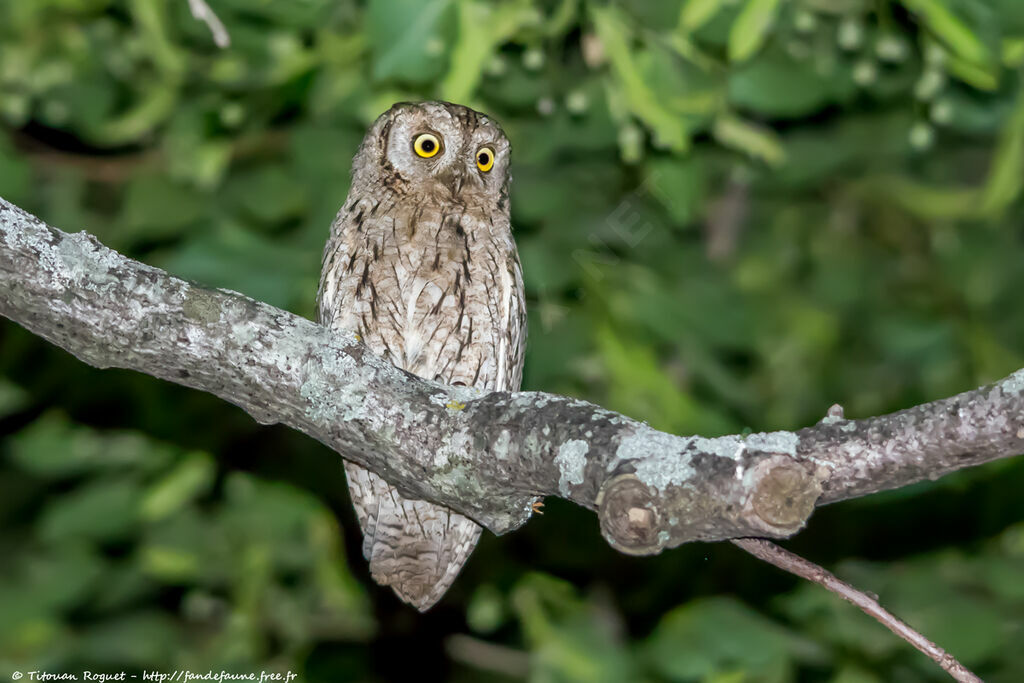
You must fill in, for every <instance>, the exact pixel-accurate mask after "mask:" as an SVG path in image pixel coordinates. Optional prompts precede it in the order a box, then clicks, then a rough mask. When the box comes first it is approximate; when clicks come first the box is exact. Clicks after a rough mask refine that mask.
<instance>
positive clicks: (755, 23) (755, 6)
mask: <svg viewBox="0 0 1024 683" xmlns="http://www.w3.org/2000/svg"><path fill="white" fill-rule="evenodd" d="M779 4H780V0H747V1H746V4H744V5H743V9H742V10H740V14H739V16H738V17H736V21H735V22H733V25H732V30H731V31H730V32H729V60H730V61H732V62H742V61H744V60H746V59H749V58H750V57H751V56H752V55H753V54H754V53H756V52H757V51H758V50H760V49H761V46H762V45H764V42H765V40H767V38H768V33H769V31H770V30H771V28H772V24H773V23H774V22H775V15H776V14H777V13H778V10H779Z"/></svg>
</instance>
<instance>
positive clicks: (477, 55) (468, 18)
mask: <svg viewBox="0 0 1024 683" xmlns="http://www.w3.org/2000/svg"><path fill="white" fill-rule="evenodd" d="M456 2H457V6H458V17H459V19H458V24H459V37H458V40H457V41H456V42H455V47H454V48H453V50H452V66H451V69H449V71H448V74H447V75H446V76H445V77H444V80H443V81H441V95H442V96H443V97H444V99H446V100H450V101H452V102H466V101H468V100H469V99H470V97H471V96H472V94H473V92H474V91H475V90H476V87H477V84H478V83H479V82H480V76H481V74H482V73H483V69H484V66H485V64H486V63H487V60H488V59H490V58H491V56H492V55H493V54H494V50H495V48H497V47H498V46H499V45H501V44H502V43H504V42H505V41H507V40H508V39H509V38H511V37H512V36H514V35H516V33H518V32H519V30H520V29H521V28H522V27H523V26H528V25H535V24H538V23H540V20H541V16H540V14H539V13H538V12H537V10H536V9H535V8H534V7H533V4H532V3H531V2H530V0H503V1H502V2H499V3H498V4H497V5H495V6H492V5H490V4H487V3H484V2H481V1H480V0H456Z"/></svg>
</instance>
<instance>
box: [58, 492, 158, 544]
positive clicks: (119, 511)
mask: <svg viewBox="0 0 1024 683" xmlns="http://www.w3.org/2000/svg"><path fill="white" fill-rule="evenodd" d="M140 497H141V491H140V490H139V487H138V484H137V483H136V482H134V481H132V480H129V479H97V480H95V481H93V482H90V483H89V484H87V485H85V486H83V487H81V488H79V489H77V490H75V491H73V492H71V493H68V494H65V495H64V496H63V497H61V498H60V499H59V500H56V501H54V502H52V503H50V505H49V506H48V507H47V509H46V510H45V512H44V513H43V515H42V517H41V519H40V521H39V534H40V536H41V537H42V538H43V539H45V540H46V541H47V542H51V543H60V542H67V541H71V540H73V539H88V540H94V541H116V540H121V539H123V538H124V537H125V536H126V535H127V534H128V533H130V532H131V530H132V529H134V528H135V526H136V525H137V524H138V522H139V501H140Z"/></svg>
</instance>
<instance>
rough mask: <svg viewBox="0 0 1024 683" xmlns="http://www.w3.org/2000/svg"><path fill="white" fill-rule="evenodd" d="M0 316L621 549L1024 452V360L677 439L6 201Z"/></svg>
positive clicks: (92, 359) (491, 522)
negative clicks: (566, 513) (447, 362)
mask: <svg viewBox="0 0 1024 683" xmlns="http://www.w3.org/2000/svg"><path fill="white" fill-rule="evenodd" d="M0 314H2V315H4V316H6V317H8V318H11V319H12V320H14V321H16V322H18V323H20V324H21V325H23V326H24V327H26V328H27V329H29V330H31V331H32V332H35V333H36V334H38V335H40V336H42V337H44V338H46V339H48V340H50V341H51V342H53V343H54V344H57V345H58V346H60V347H61V348H64V349H66V350H67V351H69V352H71V353H73V354H74V355H75V356H77V357H78V358H80V359H81V360H83V361H85V362H86V363H89V364H90V365H94V366H96V367H100V368H106V367H121V368H130V369H133V370H138V371H140V372H144V373H147V374H150V375H154V376H156V377H160V378H163V379H166V380H169V381H172V382H176V383H178V384H183V385H185V386H189V387H193V388H196V389H200V390H202V391H207V392H210V393H212V394H215V395H217V396H219V397H221V398H223V399H225V400H227V401H230V402H232V403H234V404H236V405H238V406H240V407H241V408H242V409H244V410H245V411H247V412H248V413H249V414H250V415H252V416H253V417H254V418H255V419H256V420H258V421H259V422H261V423H263V424H271V423H278V422H279V423H282V424H286V425H289V426H291V427H293V428H295V429H298V430H299V431H301V432H303V433H305V434H308V435H309V436H311V437H313V438H315V439H317V440H319V441H321V442H322V443H324V444H326V445H327V446H329V447H330V448H333V449H334V450H336V451H337V452H339V453H341V454H342V455H343V456H344V457H346V458H348V459H350V460H353V461H355V462H357V463H359V464H361V465H363V466H365V467H367V468H369V469H371V470H373V471H376V472H378V473H379V474H380V475H381V476H383V477H384V478H385V479H387V480H388V481H389V482H391V483H393V484H395V485H396V486H397V487H398V488H399V489H400V490H401V491H402V492H403V493H404V494H406V495H408V496H411V497H415V498H422V499H426V500H431V501H435V502H438V503H441V504H444V505H447V506H449V507H451V508H454V509H456V510H458V511H460V512H463V513H465V514H466V515H468V516H470V517H472V518H473V519H475V520H476V521H478V522H480V523H481V524H483V525H484V526H486V527H488V528H489V529H491V530H492V531H493V532H495V533H499V534H500V533H504V532H507V531H510V530H512V529H515V528H517V527H518V526H519V525H521V524H523V523H524V522H525V521H526V520H527V519H528V518H529V516H530V513H531V503H532V502H533V501H534V500H535V498H536V497H537V496H542V495H556V496H560V497H562V498H566V499H568V500H571V501H573V502H575V503H577V504H579V505H582V506H584V507H587V508H590V509H593V510H597V511H598V514H599V517H600V522H601V528H602V531H603V533H604V535H605V537H606V538H607V539H608V541H609V543H611V544H612V546H613V547H615V548H617V549H619V550H621V551H623V552H627V553H633V554H652V553H657V552H659V551H660V550H662V549H663V548H666V547H672V546H676V545H679V544H681V543H685V542H688V541H695V540H701V541H716V540H724V539H729V538H736V537H746V536H761V537H774V538H779V537H785V536H789V535H791V534H793V533H795V532H796V531H798V530H799V529H800V528H801V527H802V526H803V525H804V524H805V523H806V521H807V518H808V517H809V516H810V514H811V512H812V511H813V510H814V508H815V507H816V506H817V505H822V504H825V503H830V502H834V501H838V500H844V499H848V498H854V497H858V496H863V495H867V494H869V493H872V492H874V491H881V490H884V489H892V488H898V487H901V486H906V485H908V484H911V483H913V482H916V481H919V480H921V479H925V478H929V479H935V478H938V477H940V476H942V475H944V474H947V473H949V472H953V471H955V470H958V469H962V468H964V467H968V466H972V465H978V464H981V463H984V462H988V461H991V460H995V459H997V458H1004V457H1009V456H1013V455H1017V454H1018V453H1021V452H1022V451H1024V370H1022V371H1018V372H1016V373H1014V374H1012V375H1010V376H1009V377H1007V378H1005V379H1003V380H1001V381H999V382H996V383H995V384H992V385H988V386H985V387H981V388H980V389H976V390H974V391H968V392H966V393H963V394H959V395H957V396H954V397H951V398H947V399H943V400H939V401H934V402H932V403H928V404H925V405H921V406H917V407H915V408H910V409H908V410H903V411H900V412H897V413H893V414H891V415H885V416H882V417H876V418H871V419H866V420H846V419H844V418H842V417H841V416H840V415H837V414H833V415H830V416H829V417H826V418H825V419H824V420H822V421H821V422H819V423H818V424H816V425H814V426H812V427H808V428H806V429H801V430H799V431H795V432H790V431H779V432H771V433H760V434H750V435H748V436H745V437H744V436H740V435H730V436H723V437H718V438H714V439H707V438H702V437H697V436H689V437H684V436H675V435H672V434H666V433H663V432H659V431H657V430H654V429H652V428H650V427H648V426H647V425H645V424H643V423H641V422H638V421H636V420H632V419H630V418H628V417H625V416H623V415H619V414H617V413H613V412H611V411H608V410H605V409H603V408H600V407H598V406H595V405H592V404H590V403H586V402H584V401H579V400H576V399H571V398H567V397H564V396H556V395H552V394H546V393H539V392H519V393H507V392H494V393H488V394H485V393H482V392H480V391H478V390H475V389H473V388H469V387H450V386H445V385H443V384H439V383H436V382H431V381H429V380H425V379H421V378H418V377H415V376H413V375H411V374H409V373H407V372H404V371H402V370H399V369H398V368H395V367H394V366H392V365H390V364H389V363H387V362H386V361H384V360H382V359H381V358H379V357H377V356H375V355H373V354H371V353H370V352H369V351H368V350H367V349H366V348H365V347H364V346H363V345H362V344H360V343H359V341H358V340H357V338H356V336H355V335H354V334H332V333H331V332H329V331H328V330H327V329H326V328H324V327H322V326H320V325H318V324H316V323H313V322H311V321H309V320H306V319H304V318H301V317H298V316H295V315H293V314H291V313H288V312H286V311H282V310H279V309H276V308H274V307H272V306H268V305H267V304H263V303H260V302H257V301H253V300H252V299H250V298H248V297H245V296H243V295H241V294H238V293H235V292H230V291H226V290H218V289H208V288H204V287H201V286H199V285H197V284H195V283H190V282H186V281H184V280H181V279H179V278H175V277H173V276H171V275H169V274H167V273H166V272H164V271H162V270H159V269H157V268H152V267H150V266H146V265H144V264H141V263H138V262H136V261H133V260H131V259H128V258H126V257H124V256H122V255H120V254H118V253H117V252H114V251H111V250H110V249H107V248H106V247H104V246H103V245H101V244H100V243H99V242H98V241H97V240H96V239H95V238H94V237H92V236H90V235H87V234H86V233H84V232H81V233H76V234H73V235H69V234H65V233H63V232H61V231H59V230H56V229H55V228H51V227H49V226H47V225H45V224H44V223H42V222H41V221H40V220H39V219H37V218H35V217H33V216H31V215H29V214H28V213H26V212H24V211H23V210H21V209H19V208H17V207H15V206H13V205H11V204H9V203H7V202H5V201H3V200H2V199H0Z"/></svg>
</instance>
